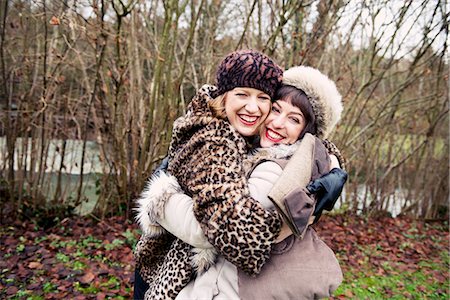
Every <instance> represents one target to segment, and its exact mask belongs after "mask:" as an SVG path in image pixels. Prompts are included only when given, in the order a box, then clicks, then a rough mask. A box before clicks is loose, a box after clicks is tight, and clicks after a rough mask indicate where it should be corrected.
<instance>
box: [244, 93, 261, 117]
mask: <svg viewBox="0 0 450 300" xmlns="http://www.w3.org/2000/svg"><path fill="white" fill-rule="evenodd" d="M245 109H246V110H247V111H248V112H249V113H251V114H255V113H257V112H258V111H259V106H258V99H257V97H255V96H252V97H250V99H249V100H248V102H247V104H246V105H245Z"/></svg>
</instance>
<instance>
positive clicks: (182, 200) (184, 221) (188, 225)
mask: <svg viewBox="0 0 450 300" xmlns="http://www.w3.org/2000/svg"><path fill="white" fill-rule="evenodd" d="M281 173H282V169H281V167H280V166H279V165H278V164H277V163H275V162H272V161H267V162H263V163H260V164H259V165H258V166H257V167H256V168H255V169H254V170H253V172H252V173H251V175H250V178H249V180H248V186H249V190H250V195H251V196H252V198H253V199H255V200H257V201H259V202H261V203H262V204H263V206H264V207H266V208H273V204H272V202H271V201H270V200H269V198H268V197H267V194H268V193H269V191H270V190H271V189H272V186H273V185H274V184H275V182H276V181H277V179H278V178H279V177H280V175H281ZM192 206H193V202H192V198H191V197H189V196H187V195H185V194H181V193H177V194H174V195H172V196H171V197H170V198H169V200H168V201H167V202H166V204H165V208H164V214H163V215H164V217H160V218H159V219H157V222H158V223H159V224H160V225H161V226H162V227H164V229H166V230H167V231H168V232H170V233H171V234H173V235H174V236H176V237H177V238H179V239H181V240H182V241H183V242H185V243H188V244H189V245H191V246H193V247H196V248H212V247H213V246H212V245H211V244H210V243H209V242H208V239H207V238H206V237H205V234H204V233H203V230H202V229H201V227H200V224H199V223H198V221H197V219H196V218H195V216H194V211H193V208H192Z"/></svg>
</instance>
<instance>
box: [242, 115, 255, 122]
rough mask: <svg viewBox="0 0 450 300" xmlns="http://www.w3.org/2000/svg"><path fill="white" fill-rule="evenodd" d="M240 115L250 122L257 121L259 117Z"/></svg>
mask: <svg viewBox="0 0 450 300" xmlns="http://www.w3.org/2000/svg"><path fill="white" fill-rule="evenodd" d="M240 117H241V119H242V120H244V121H246V122H249V123H252V122H255V121H256V120H257V119H258V117H256V116H247V115H240Z"/></svg>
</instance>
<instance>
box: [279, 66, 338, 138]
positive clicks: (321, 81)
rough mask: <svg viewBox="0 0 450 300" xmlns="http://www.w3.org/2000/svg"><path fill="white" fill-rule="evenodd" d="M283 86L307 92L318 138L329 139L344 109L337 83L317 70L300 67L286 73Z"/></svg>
mask: <svg viewBox="0 0 450 300" xmlns="http://www.w3.org/2000/svg"><path fill="white" fill-rule="evenodd" d="M283 84H286V85H291V86H294V87H296V88H298V89H301V90H302V91H304V92H305V94H306V95H307V97H308V99H309V101H310V103H311V106H312V109H313V112H314V115H315V117H316V123H317V136H318V137H319V138H323V139H325V138H327V137H328V136H329V134H330V133H331V131H332V130H333V129H334V127H335V126H336V124H337V122H338V121H339V120H340V118H341V114H342V111H343V109H344V108H343V106H342V97H341V94H339V92H338V90H337V88H336V85H335V83H334V82H333V81H332V80H330V79H329V78H328V77H327V76H326V75H324V74H322V73H321V72H320V71H319V70H317V69H314V68H312V67H306V66H298V67H292V68H290V69H289V70H286V71H285V72H284V74H283Z"/></svg>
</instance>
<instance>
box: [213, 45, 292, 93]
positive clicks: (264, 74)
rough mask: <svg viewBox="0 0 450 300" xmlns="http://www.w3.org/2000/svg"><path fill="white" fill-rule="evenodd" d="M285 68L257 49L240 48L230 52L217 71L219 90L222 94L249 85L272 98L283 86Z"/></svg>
mask: <svg viewBox="0 0 450 300" xmlns="http://www.w3.org/2000/svg"><path fill="white" fill-rule="evenodd" d="M282 78H283V69H282V68H280V67H279V66H278V65H277V64H276V63H275V62H274V61H273V60H272V59H271V58H270V57H268V56H267V55H265V54H263V53H261V52H259V51H256V50H240V51H235V52H232V53H230V54H228V55H227V56H226V57H225V58H224V59H223V60H222V62H221V63H220V64H219V67H218V68H217V73H216V85H217V88H218V90H217V92H216V93H215V95H214V96H213V97H217V96H219V95H222V94H224V93H226V92H228V91H231V90H232V89H234V88H236V87H249V88H254V89H257V90H260V91H263V92H264V93H266V94H267V95H269V96H270V98H271V99H272V100H274V99H273V97H274V95H275V91H276V90H277V89H278V88H279V87H280V86H281V82H282Z"/></svg>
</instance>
